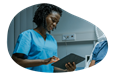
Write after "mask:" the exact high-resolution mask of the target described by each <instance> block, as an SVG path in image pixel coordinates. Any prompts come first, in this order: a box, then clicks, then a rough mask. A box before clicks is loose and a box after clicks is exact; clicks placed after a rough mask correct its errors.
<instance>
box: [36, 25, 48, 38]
mask: <svg viewBox="0 0 115 76" xmlns="http://www.w3.org/2000/svg"><path fill="white" fill-rule="evenodd" d="M34 30H35V31H36V32H38V33H39V34H41V35H42V36H43V37H45V36H46V30H45V29H44V28H43V27H42V26H41V27H37V28H35V29H34Z"/></svg>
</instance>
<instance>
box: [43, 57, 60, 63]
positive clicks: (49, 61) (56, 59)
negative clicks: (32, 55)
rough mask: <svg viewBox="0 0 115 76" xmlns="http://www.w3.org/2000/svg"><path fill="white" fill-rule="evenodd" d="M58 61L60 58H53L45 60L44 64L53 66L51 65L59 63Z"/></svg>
mask: <svg viewBox="0 0 115 76" xmlns="http://www.w3.org/2000/svg"><path fill="white" fill-rule="evenodd" d="M58 60H59V58H58V57H55V56H53V57H51V58H48V59H45V60H44V64H45V65H47V64H51V63H53V62H57V61H58Z"/></svg>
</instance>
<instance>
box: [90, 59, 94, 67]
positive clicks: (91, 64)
mask: <svg viewBox="0 0 115 76" xmlns="http://www.w3.org/2000/svg"><path fill="white" fill-rule="evenodd" d="M91 67H95V60H92V61H91V63H90V65H89V68H91Z"/></svg>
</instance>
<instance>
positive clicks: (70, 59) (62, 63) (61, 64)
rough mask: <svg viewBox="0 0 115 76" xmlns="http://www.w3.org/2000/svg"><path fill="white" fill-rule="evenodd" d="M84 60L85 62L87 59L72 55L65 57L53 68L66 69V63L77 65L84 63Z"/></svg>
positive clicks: (54, 64)
mask: <svg viewBox="0 0 115 76" xmlns="http://www.w3.org/2000/svg"><path fill="white" fill-rule="evenodd" d="M83 60H85V58H83V57H81V56H78V55H76V54H73V53H71V54H69V55H67V56H65V57H64V58H62V59H60V60H59V61H57V62H55V63H53V64H52V66H55V67H58V68H61V69H66V67H65V64H66V63H68V62H70V63H73V62H75V64H78V63H80V62H82V61H83Z"/></svg>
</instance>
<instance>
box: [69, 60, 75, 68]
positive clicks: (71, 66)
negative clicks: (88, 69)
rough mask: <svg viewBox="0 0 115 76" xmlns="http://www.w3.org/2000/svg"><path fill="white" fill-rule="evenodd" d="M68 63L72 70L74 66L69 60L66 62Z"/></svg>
mask: <svg viewBox="0 0 115 76" xmlns="http://www.w3.org/2000/svg"><path fill="white" fill-rule="evenodd" d="M68 65H69V66H70V68H71V69H72V70H74V69H75V68H74V67H73V65H72V64H71V63H70V62H69V63H68Z"/></svg>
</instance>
